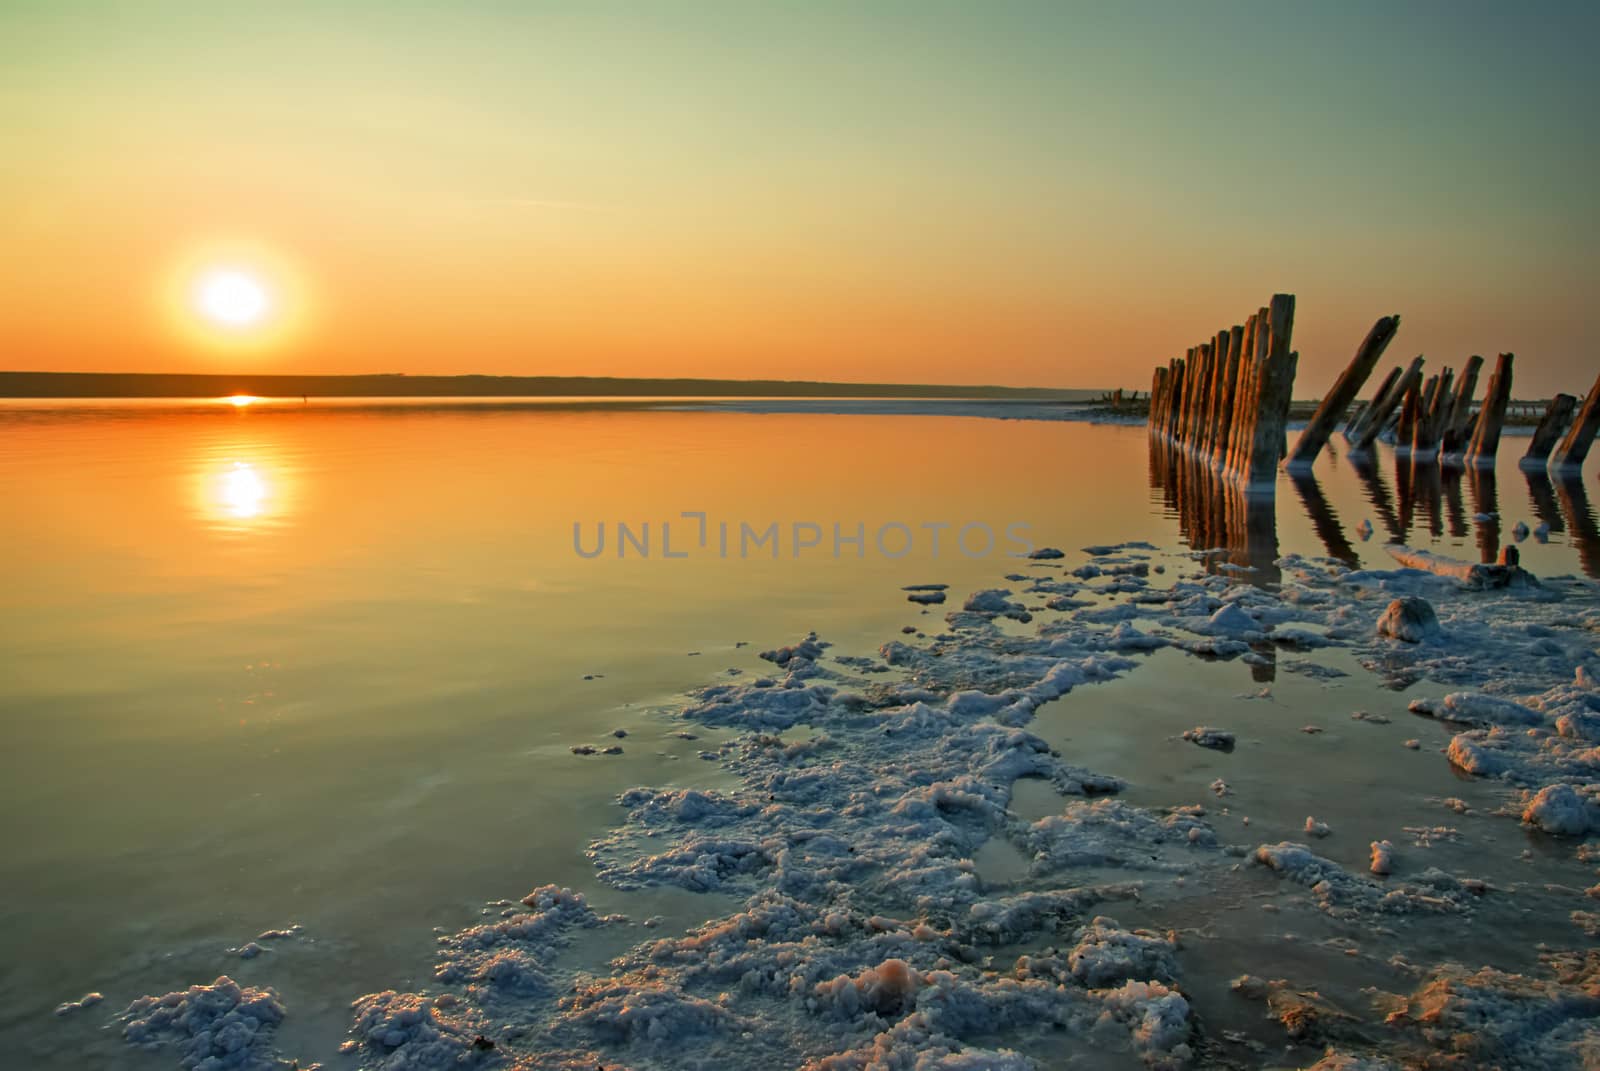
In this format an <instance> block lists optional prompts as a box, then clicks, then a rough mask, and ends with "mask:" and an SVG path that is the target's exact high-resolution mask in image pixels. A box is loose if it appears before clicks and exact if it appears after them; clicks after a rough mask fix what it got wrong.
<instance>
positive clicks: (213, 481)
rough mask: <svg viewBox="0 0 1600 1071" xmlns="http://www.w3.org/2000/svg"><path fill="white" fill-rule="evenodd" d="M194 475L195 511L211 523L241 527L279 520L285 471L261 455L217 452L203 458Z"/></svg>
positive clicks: (233, 527)
mask: <svg viewBox="0 0 1600 1071" xmlns="http://www.w3.org/2000/svg"><path fill="white" fill-rule="evenodd" d="M197 475H198V477H199V483H198V487H197V492H198V502H197V506H198V511H199V514H200V516H201V517H202V518H204V519H205V520H206V521H207V522H209V524H210V525H211V526H212V527H214V528H220V529H230V530H234V531H244V530H248V529H256V528H260V527H262V526H265V525H276V524H277V523H279V522H280V521H281V520H282V515H283V513H284V511H285V507H286V496H285V492H286V491H287V490H288V489H289V488H288V486H287V483H286V478H285V475H284V473H283V471H281V470H280V469H279V468H278V467H277V466H275V465H273V464H270V463H269V462H268V461H264V460H262V458H261V457H260V456H257V455H256V454H253V453H245V452H243V451H237V450H229V451H227V452H219V453H217V454H215V455H213V456H212V457H210V458H208V459H207V460H206V461H204V462H202V464H201V466H200V469H199V472H198V474H197Z"/></svg>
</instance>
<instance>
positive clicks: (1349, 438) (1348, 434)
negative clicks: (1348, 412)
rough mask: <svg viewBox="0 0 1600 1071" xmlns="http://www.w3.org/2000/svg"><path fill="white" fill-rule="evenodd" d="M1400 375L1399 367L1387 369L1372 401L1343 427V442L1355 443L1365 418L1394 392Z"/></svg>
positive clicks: (1373, 393) (1373, 394) (1365, 420)
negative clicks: (1386, 373) (1387, 372)
mask: <svg viewBox="0 0 1600 1071" xmlns="http://www.w3.org/2000/svg"><path fill="white" fill-rule="evenodd" d="M1401 374H1402V373H1401V369H1400V366H1399V365H1395V366H1394V367H1393V368H1391V369H1389V374H1388V375H1387V376H1384V377H1383V382H1382V383H1379V384H1378V389H1377V390H1375V391H1373V392H1372V401H1370V402H1368V403H1367V405H1366V408H1364V409H1362V410H1361V411H1359V412H1358V413H1356V414H1355V415H1354V416H1352V417H1351V418H1350V422H1349V423H1348V424H1346V425H1345V426H1344V431H1342V432H1341V433H1340V434H1342V435H1343V436H1344V441H1345V442H1347V443H1351V442H1355V440H1356V433H1357V432H1359V431H1360V430H1361V426H1362V425H1363V424H1365V423H1366V422H1367V417H1368V416H1370V415H1371V413H1372V411H1373V409H1374V408H1376V407H1377V406H1378V405H1379V404H1380V403H1382V401H1383V400H1384V398H1386V397H1388V396H1389V392H1390V391H1392V390H1394V385H1395V383H1397V382H1398V381H1399V379H1400V376H1401Z"/></svg>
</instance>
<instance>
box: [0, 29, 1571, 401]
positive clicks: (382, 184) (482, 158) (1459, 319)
mask: <svg viewBox="0 0 1600 1071" xmlns="http://www.w3.org/2000/svg"><path fill="white" fill-rule="evenodd" d="M1597 31H1600V5H1593V4H1584V5H1560V4H1538V5H1530V6H1523V5H1503V4H1502V5H1489V4H1476V3H1468V2H1451V3H1403V4H1387V3H1385V4H1374V3H1359V2H1357V3H1341V4H1319V5H1311V4H1281V3H1227V2H1220V0H1219V2H1215V3H1204V4H1189V3H1183V4H1180V3H1133V2H1130V3H1125V4H1082V5H1080V4H1073V3H1066V2H1052V3H1021V2H1010V3H1007V2H997V3H994V4H978V3H965V2H963V3H943V2H938V0H925V2H918V3H896V2H888V0H881V2H841V3H830V2H823V0H817V2H809V3H799V2H791V3H776V2H774V3H756V2H752V0H732V2H727V3H711V2H701V3H688V2H683V3H673V2H667V0H661V2H648V3H638V4H618V3H572V4H545V3H535V2H526V3H504V4H501V3H462V4H438V3H408V2H404V0H385V2H383V3H362V2H358V0H349V2H346V3H341V4H337V5H328V4H311V3H295V2H292V0H280V2H274V3H270V4H248V3H199V2H195V3H185V4H165V3H160V2H156V0H144V2H139V3H128V4H116V3H109V2H107V3H94V4H77V3H72V2H67V0H61V2H49V3H47V2H43V0H40V2H27V3H24V2H15V0H10V2H0V368H9V369H34V370H78V371H166V372H179V371H185V372H206V371H214V372H229V371H252V372H297V373H314V372H327V373H338V372H409V373H413V374H420V373H455V372H487V373H502V374H533V375H568V374H571V375H619V376H651V375H660V376H706V377H722V378H744V377H776V378H810V379H838V380H857V381H894V382H947V383H997V384H1011V385H1028V386H1057V387H1107V388H1109V387H1114V386H1123V387H1133V388H1139V389H1145V388H1147V387H1148V385H1149V382H1150V370H1151V369H1152V367H1153V366H1154V365H1156V364H1158V363H1165V362H1166V361H1167V360H1168V359H1169V358H1171V357H1174V356H1181V355H1182V353H1183V351H1184V349H1185V348H1187V347H1188V346H1192V345H1195V344H1196V343H1198V342H1200V341H1202V340H1204V339H1207V338H1209V337H1210V336H1212V335H1214V334H1215V333H1216V331H1217V330H1218V329H1219V328H1225V327H1228V326H1231V325H1232V324H1235V323H1239V322H1242V321H1243V319H1244V318H1245V317H1246V316H1247V315H1249V313H1251V312H1253V311H1254V310H1255V309H1256V308H1257V307H1259V306H1261V305H1264V304H1266V302H1267V299H1268V298H1269V296H1270V295H1271V294H1272V293H1274V292H1277V291H1287V292H1291V293H1294V294H1296V295H1297V299H1298V305H1297V319H1296V329H1295V344H1296V348H1297V349H1298V350H1299V351H1300V354H1301V357H1300V374H1299V383H1298V384H1297V390H1296V393H1297V395H1302V396H1303V395H1306V394H1310V393H1314V392H1317V391H1320V390H1321V389H1323V388H1324V387H1326V385H1327V384H1328V383H1329V382H1331V381H1332V379H1333V377H1334V376H1335V375H1336V374H1337V373H1338V371H1339V370H1340V369H1342V368H1343V366H1344V364H1345V363H1346V362H1347V361H1348V360H1349V358H1350V356H1351V355H1352V354H1353V353H1354V351H1355V348H1356V346H1357V345H1358V343H1359V342H1360V341H1361V339H1362V337H1363V336H1364V335H1365V334H1366V332H1367V330H1368V329H1369V328H1370V327H1371V325H1372V322H1373V321H1374V320H1375V319H1376V318H1377V317H1379V316H1381V315H1384V314H1387V313H1395V312H1398V313H1400V314H1401V316H1402V325H1401V329H1400V333H1399V335H1398V337H1397V338H1396V340H1395V342H1394V344H1393V345H1392V346H1391V349H1390V352H1389V357H1390V358H1391V359H1409V358H1410V357H1411V356H1414V355H1416V354H1418V353H1422V354H1425V355H1426V356H1427V358H1428V364H1429V366H1430V367H1432V368H1434V369H1437V368H1438V367H1440V366H1442V365H1445V364H1453V365H1455V366H1457V367H1459V366H1460V364H1461V362H1462V361H1463V360H1464V359H1465V358H1466V357H1467V356H1468V355H1470V354H1473V353H1480V354H1484V355H1486V356H1488V357H1490V358H1492V357H1493V355H1494V354H1496V353H1498V352H1501V351H1504V350H1510V351H1514V352H1516V353H1517V355H1518V370H1517V390H1516V392H1515V393H1516V394H1517V395H1518V396H1519V397H1537V396H1547V395H1548V394H1550V393H1553V392H1554V391H1556V390H1567V391H1571V392H1575V393H1580V394H1581V393H1582V392H1583V391H1584V390H1586V389H1587V388H1588V386H1589V384H1590V382H1591V381H1592V380H1593V378H1594V375H1595V373H1596V371H1597V370H1600V357H1597V354H1600V318H1597V317H1600V314H1597V313H1596V311H1595V310H1596V307H1597V302H1596V301H1595V299H1594V295H1595V290H1596V286H1595V283H1596V275H1597V272H1596V269H1597V267H1600V258H1597V255H1596V241H1597V239H1600V233H1597V232H1600V226H1597V211H1596V203H1597V202H1596V198H1595V196H1594V193H1593V183H1594V178H1595V175H1596V173H1597V171H1600V166H1597V165H1600V124H1597V123H1596V122H1595V121H1594V115H1593V108H1594V103H1595V101H1596V99H1600V93H1597V90H1600V75H1597V74H1596V73H1595V70H1596V68H1597V66H1600V65H1596V64H1594V63H1593V62H1592V55H1591V53H1592V51H1593V46H1594V41H1595V40H1596V37H1597ZM219 269H228V270H234V271H239V272H243V273H245V274H246V275H247V276H248V277H249V278H250V279H252V280H255V281H257V282H259V284H260V286H261V287H262V289H263V291H264V292H265V294H266V295H267V297H268V298H269V306H268V310H267V313H266V315H265V316H263V317H262V319H261V320H260V321H259V322H256V323H254V324H252V325H250V326H249V327H248V328H247V329H239V328H237V327H228V326H227V325H221V324H217V323H215V322H211V321H209V320H207V319H206V317H205V316H204V315H203V314H202V313H200V312H197V310H196V307H195V304H196V302H195V297H194V295H195V292H196V288H197V287H198V286H201V285H202V283H203V280H204V279H205V278H207V273H208V272H214V271H215V270H219Z"/></svg>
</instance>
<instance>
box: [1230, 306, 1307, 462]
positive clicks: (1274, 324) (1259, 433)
mask: <svg viewBox="0 0 1600 1071" xmlns="http://www.w3.org/2000/svg"><path fill="white" fill-rule="evenodd" d="M1268 308H1269V312H1268V314H1267V316H1268V320H1267V322H1268V331H1267V355H1266V359H1265V360H1264V361H1263V362H1262V364H1261V374H1260V375H1259V376H1258V377H1257V387H1256V407H1255V412H1254V414H1253V415H1252V416H1251V422H1252V424H1253V425H1254V426H1253V427H1252V428H1251V436H1250V447H1249V455H1248V460H1247V462H1246V464H1245V466H1244V468H1243V471H1242V473H1241V475H1242V476H1243V479H1244V483H1245V487H1246V489H1247V490H1252V491H1256V492H1261V491H1270V490H1271V489H1272V487H1273V484H1274V483H1275V481H1276V479H1277V472H1278V458H1279V456H1280V454H1281V451H1282V449H1283V429H1284V426H1285V425H1286V424H1287V423H1288V420H1289V400H1290V398H1291V397H1292V395H1293V394H1294V372H1295V366H1296V365H1297V364H1298V363H1299V360H1300V355H1299V354H1298V353H1295V352H1294V351H1293V350H1291V349H1290V348H1289V340H1290V336H1291V335H1293V333H1294V295H1293V294H1273V295H1272V302H1271V304H1270V305H1269V306H1268Z"/></svg>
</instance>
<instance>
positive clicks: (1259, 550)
mask: <svg viewBox="0 0 1600 1071" xmlns="http://www.w3.org/2000/svg"><path fill="white" fill-rule="evenodd" d="M1150 480H1151V488H1152V489H1156V488H1159V489H1160V490H1161V491H1162V498H1163V502H1164V504H1165V505H1166V507H1167V509H1168V510H1170V511H1171V512H1172V513H1173V514H1174V515H1175V516H1176V517H1177V519H1178V528H1179V532H1180V533H1181V535H1182V537H1183V540H1184V542H1185V543H1187V544H1188V545H1189V547H1190V548H1191V549H1193V550H1195V551H1207V552H1212V553H1207V554H1206V555H1205V558H1204V561H1205V567H1206V571H1207V572H1208V573H1217V572H1237V573H1239V574H1240V576H1239V579H1241V580H1247V581H1248V582H1250V583H1252V584H1255V585H1258V586H1265V585H1267V584H1275V583H1278V582H1279V581H1280V580H1281V579H1282V573H1281V570H1279V568H1278V566H1277V565H1276V564H1275V563H1276V562H1277V560H1278V525H1277V517H1276V515H1275V512H1274V502H1273V498H1272V496H1271V495H1247V494H1245V493H1244V492H1243V491H1242V490H1241V489H1240V488H1239V487H1238V486H1237V485H1235V484H1234V483H1232V482H1231V481H1228V480H1224V479H1222V478H1221V477H1220V476H1218V475H1217V472H1216V470H1215V469H1213V468H1212V467H1211V465H1210V464H1209V463H1207V462H1205V461H1200V460H1197V459H1195V458H1193V457H1190V456H1189V455H1188V454H1187V453H1184V452H1183V451H1180V450H1174V449H1172V448H1170V447H1168V446H1166V445H1165V444H1161V443H1152V444H1151V446H1150ZM1227 566H1233V567H1234V568H1233V569H1228V568H1226V567H1227Z"/></svg>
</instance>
